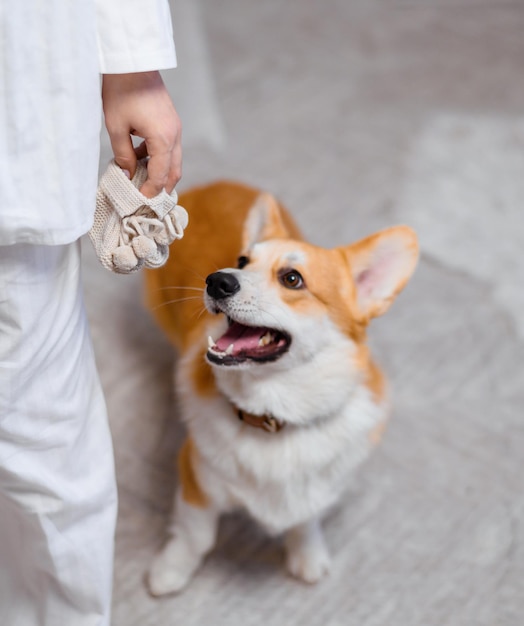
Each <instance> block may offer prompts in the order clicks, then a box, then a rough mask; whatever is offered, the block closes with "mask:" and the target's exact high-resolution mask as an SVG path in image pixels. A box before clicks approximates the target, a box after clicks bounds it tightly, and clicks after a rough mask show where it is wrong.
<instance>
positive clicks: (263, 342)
mask: <svg viewBox="0 0 524 626" xmlns="http://www.w3.org/2000/svg"><path fill="white" fill-rule="evenodd" d="M272 341H273V333H271V332H270V331H268V332H267V333H266V334H265V335H262V337H260V339H259V340H258V345H259V346H261V347H262V346H267V345H269V344H270V343H271V342H272Z"/></svg>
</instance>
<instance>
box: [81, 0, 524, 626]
mask: <svg viewBox="0 0 524 626" xmlns="http://www.w3.org/2000/svg"><path fill="white" fill-rule="evenodd" d="M172 9H173V15H174V22H175V39H176V41H177V48H178V55H179V65H180V67H179V69H178V70H176V71H174V72H168V73H166V81H167V83H168V85H169V87H170V89H171V92H172V94H173V98H174V100H175V103H176V105H177V108H178V109H179V113H180V114H181V117H182V120H183V123H184V137H185V172H184V179H183V182H182V183H181V185H180V188H181V189H183V188H187V187H189V186H190V185H192V184H194V183H201V182H205V181H209V180H212V179H216V178H220V177H227V178H233V179H238V180H241V181H244V182H247V183H250V184H254V185H256V186H259V187H262V188H265V189H267V190H269V191H272V192H273V193H275V194H276V195H277V196H278V197H279V198H280V199H281V200H282V201H283V202H284V203H285V204H286V205H287V206H288V207H289V208H290V209H291V211H292V212H293V213H294V215H295V217H296V218H297V220H298V222H299V223H300V225H301V226H302V229H303V231H304V232H305V233H306V234H307V236H308V237H309V238H310V239H311V240H312V241H313V242H315V243H318V244H321V245H326V246H335V245H337V244H342V243H349V242H350V241H353V240H355V239H358V238H359V237H361V236H363V235H366V234H369V233H371V232H373V231H374V230H376V229H378V228H381V227H384V226H389V225H392V224H396V223H399V222H405V223H408V224H410V225H412V226H413V227H414V228H415V229H416V230H417V232H418V233H419V236H420V241H421V246H422V258H421V262H420V265H419V268H418V270H417V273H416V275H415V277H414V279H413V281H412V282H411V283H410V285H409V286H408V288H407V289H406V291H405V292H404V293H403V294H402V296H401V297H400V298H399V299H398V301H397V302H396V303H395V305H394V307H393V308H392V310H391V311H390V313H388V315H387V316H385V318H384V319H381V320H379V321H377V322H376V323H375V326H374V328H373V330H372V337H371V339H372V344H373V346H374V349H375V353H376V355H377V356H378V357H379V360H380V361H381V362H382V364H383V366H384V368H385V369H386V370H387V372H388V374H389V377H390V379H391V381H392V384H393V388H394V404H395V408H394V420H393V422H392V424H391V427H390V428H389V430H388V432H387V436H386V438H385V440H384V443H383V445H382V446H381V447H380V449H379V450H377V452H376V454H375V455H374V457H373V458H372V459H371V460H370V461H369V462H368V463H367V464H366V465H365V466H364V467H363V468H362V469H361V471H359V472H358V474H357V475H355V477H354V481H353V484H352V487H351V490H350V493H349V494H348V497H347V500H346V501H345V502H344V503H343V504H342V506H341V507H340V508H339V509H338V510H337V511H336V512H335V513H334V514H333V515H332V516H331V517H330V518H329V519H328V520H327V521H326V524H325V529H326V534H327V540H328V544H329V546H330V549H331V551H332V553H333V555H334V563H333V570H332V572H331V575H330V577H329V578H328V579H326V580H325V581H323V582H322V583H320V584H319V585H317V586H315V587H306V586H303V585H301V584H300V583H298V582H295V581H293V580H292V579H290V578H288V577H287V576H286V574H285V572H284V569H283V555H282V546H281V545H280V543H279V542H278V541H274V540H269V539H267V538H266V537H265V536H264V535H263V534H262V533H261V531H260V530H259V529H258V528H257V527H256V526H255V525H254V524H253V523H252V522H250V521H249V520H247V519H245V518H243V517H241V516H238V517H231V518H227V519H225V520H224V521H223V524H222V525H221V529H220V535H219V542H218V546H217V549H216V550H215V551H214V552H213V554H212V555H211V556H210V557H209V558H208V559H207V561H206V563H205V565H204V567H203V568H202V570H201V571H200V572H199V574H198V575H197V576H196V578H195V580H194V581H193V582H192V584H191V585H190V587H189V588H188V589H187V591H185V592H184V593H182V594H181V595H179V596H176V597H169V598H165V599H153V598H151V597H150V596H149V595H148V594H147V591H146V589H145V586H144V581H143V576H144V571H145V570H146V568H147V567H148V564H149V562H150V560H151V557H152V555H153V554H154V553H155V551H156V550H157V549H158V548H159V547H160V545H161V544H162V542H163V540H164V539H165V536H166V535H165V533H166V526H167V521H168V514H169V508H170V502H171V497H172V493H173V489H174V484H175V477H174V472H173V457H174V454H175V450H176V449H177V446H178V444H179V443H180V438H181V435H182V430H181V427H180V425H179V424H178V422H177V416H176V412H175V410H174V408H173V406H174V405H173V403H174V398H173V393H172V388H171V376H172V367H173V362H174V355H173V353H172V351H171V349H170V347H169V346H168V345H167V343H166V342H165V340H164V338H163V337H162V335H161V334H160V332H159V331H158V330H157V328H156V327H155V326H154V324H153V322H152V320H151V318H150V317H149V314H148V313H147V312H146V311H145V310H144V309H143V306H142V301H141V297H142V295H141V278H140V276H131V277H122V276H116V275H111V274H110V273H109V272H107V271H106V270H104V269H103V268H102V267H101V266H99V265H98V264H97V261H96V259H95V258H94V256H93V254H92V251H91V250H90V249H89V243H88V242H86V244H85V246H84V253H85V286H86V300H87V305H88V310H89V315H90V318H91V321H92V332H93V338H94V341H95V347H96V351H97V358H98V362H99V367H100V372H101V376H102V381H103V385H104V388H105V391H106V395H107V401H108V407H109V412H110V420H111V427H112V431H113V435H114V442H115V453H116V462H117V472H118V480H119V490H120V516H119V523H118V531H117V550H116V569H115V591H114V618H113V624H114V626H153V625H155V626H171V625H175V624H177V625H178V624H184V625H185V626H204V625H206V626H207V625H209V624H212V625H213V626H226V625H227V626H236V625H240V624H242V625H243V626H259V625H262V624H263V625H264V626H288V625H295V624H301V625H303V626H317V625H319V626H448V625H449V626H521V625H522V624H524V489H523V479H522V474H521V472H522V470H523V458H524V429H523V420H524V415H523V409H524V371H523V363H524V315H523V310H524V289H523V286H524V263H523V262H522V260H521V250H522V249H523V248H524V222H523V218H522V201H523V198H524V73H523V67H524V37H523V35H522V33H523V32H524V4H522V3H520V2H518V0H514V1H513V2H512V1H511V0H500V1H498V2H494V1H492V2H488V1H487V0H418V1H417V0H389V1H387V2H386V1H385V0H287V1H286V2H281V1H279V0H265V1H264V2H255V1H254V0H251V1H246V0H243V1H242V0H219V1H217V0H174V2H173V7H172ZM108 158H109V151H108V147H107V139H106V138H104V150H103V155H102V161H103V162H105V161H106V160H107V159H108Z"/></svg>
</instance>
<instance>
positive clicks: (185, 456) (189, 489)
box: [178, 437, 208, 507]
mask: <svg viewBox="0 0 524 626" xmlns="http://www.w3.org/2000/svg"><path fill="white" fill-rule="evenodd" d="M196 454H197V450H196V448H195V445H194V444H193V440H192V439H191V438H189V437H188V438H187V439H186V440H185V442H184V444H183V446H182V448H181V449H180V452H179V453H178V477H179V482H180V487H181V489H182V498H183V499H184V500H185V501H186V502H187V503H188V504H192V505H193V506H196V507H206V506H207V505H208V498H207V496H206V494H205V493H204V491H203V490H202V487H201V486H200V485H199V483H198V480H197V477H196V475H195V469H194V464H195V457H196Z"/></svg>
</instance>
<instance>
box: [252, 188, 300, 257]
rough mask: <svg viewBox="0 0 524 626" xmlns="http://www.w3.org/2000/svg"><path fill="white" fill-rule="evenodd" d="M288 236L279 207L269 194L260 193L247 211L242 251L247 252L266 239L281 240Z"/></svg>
mask: <svg viewBox="0 0 524 626" xmlns="http://www.w3.org/2000/svg"><path fill="white" fill-rule="evenodd" d="M289 236H290V232H289V230H288V228H287V226H286V224H285V223H284V219H283V216H282V212H281V210H280V206H279V204H278V202H277V201H276V199H275V198H274V197H273V196H272V195H271V194H269V193H261V194H260V195H259V196H258V197H257V199H256V200H255V203H254V204H253V206H252V207H251V209H250V210H249V214H248V216H247V220H246V223H245V225H244V233H243V237H242V249H243V250H249V249H250V248H251V247H252V246H253V245H254V244H256V243H258V242H260V241H265V240H266V239H282V238H286V237H289Z"/></svg>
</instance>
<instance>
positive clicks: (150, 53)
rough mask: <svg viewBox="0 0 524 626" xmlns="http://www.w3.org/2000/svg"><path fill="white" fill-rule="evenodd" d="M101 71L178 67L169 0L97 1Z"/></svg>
mask: <svg viewBox="0 0 524 626" xmlns="http://www.w3.org/2000/svg"><path fill="white" fill-rule="evenodd" d="M96 11H97V33H98V57H99V66H100V73H101V74H127V73H129V72H147V71H151V70H163V69H168V68H171V67H176V53H175V44H174V42H173V29H172V25H171V14H170V11H169V3H168V0H96Z"/></svg>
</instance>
